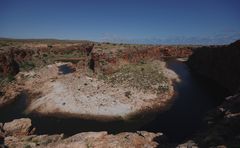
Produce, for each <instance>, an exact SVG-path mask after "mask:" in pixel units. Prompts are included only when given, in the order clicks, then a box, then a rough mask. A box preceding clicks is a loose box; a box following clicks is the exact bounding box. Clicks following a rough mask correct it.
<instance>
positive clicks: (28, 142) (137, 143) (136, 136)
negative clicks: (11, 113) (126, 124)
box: [1, 119, 162, 148]
mask: <svg viewBox="0 0 240 148" xmlns="http://www.w3.org/2000/svg"><path fill="white" fill-rule="evenodd" d="M29 123H31V120H30V119H17V120H14V121H12V122H9V123H5V124H4V126H6V127H11V126H14V125H16V124H17V125H16V126H17V128H14V127H13V129H9V128H5V129H6V131H4V128H3V131H4V134H5V137H4V144H3V145H5V146H7V147H9V148H15V147H19V148H25V147H39V148H41V147H42V148H43V147H44V148H51V147H57V148H66V147H69V148H79V147H81V148H88V147H93V148H95V147H97V148H106V147H108V148H116V147H122V148H130V147H131V148H134V147H135V148H145V147H148V148H154V147H157V146H159V143H157V142H156V141H155V140H157V139H161V136H162V133H150V132H145V131H139V132H136V133H129V132H124V133H120V134H116V135H112V134H108V133H107V132H105V131H103V132H84V133H79V134H76V135H73V136H71V137H65V136H64V135H63V134H60V135H32V134H30V133H29V132H26V130H27V129H29V128H28V127H30V126H31V124H29ZM1 130H2V128H1ZM9 130H10V131H11V134H9ZM27 131H28V130H27ZM19 133H21V134H19Z"/></svg>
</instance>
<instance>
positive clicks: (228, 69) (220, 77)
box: [188, 41, 240, 93]
mask: <svg viewBox="0 0 240 148" xmlns="http://www.w3.org/2000/svg"><path fill="white" fill-rule="evenodd" d="M239 43H240V41H236V42H235V43H232V44H230V45H228V46H209V47H201V48H198V49H196V50H195V51H194V52H193V54H192V55H191V56H190V57H189V60H188V65H189V66H190V68H191V69H193V70H194V71H195V72H197V73H199V74H201V75H203V76H205V77H208V78H210V79H212V80H215V81H216V82H217V83H219V84H220V85H221V86H222V87H225V88H226V89H228V90H229V91H230V92H231V93H235V92H236V91H237V90H238V89H239V88H240V79H239V76H240V66H239V65H240V58H239V57H240V44H239Z"/></svg>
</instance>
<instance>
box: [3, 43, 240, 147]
mask: <svg viewBox="0 0 240 148" xmlns="http://www.w3.org/2000/svg"><path fill="white" fill-rule="evenodd" d="M7 43H8V45H7V46H2V47H1V49H0V76H1V87H0V88H1V90H0V93H1V98H0V108H8V107H9V106H11V105H12V104H13V103H14V102H16V101H18V100H19V98H20V97H19V96H24V95H26V96H27V97H26V100H25V101H26V106H25V107H24V109H23V110H24V114H25V115H28V114H29V115H34V116H35V115H36V116H39V117H40V119H41V118H43V117H57V118H80V119H83V120H97V121H101V122H109V123H111V122H113V121H122V120H125V121H127V122H128V123H127V124H129V125H130V124H131V123H130V122H129V121H131V122H132V123H134V124H133V126H136V124H135V123H138V122H142V124H143V123H144V121H147V120H152V119H149V117H151V116H154V114H156V113H159V112H166V111H167V110H171V106H172V104H174V102H175V100H174V98H175V96H176V95H178V94H177V93H178V92H175V88H174V87H175V86H174V84H175V83H179V82H181V81H183V80H185V79H184V78H181V76H179V75H178V74H177V73H176V72H175V71H173V70H172V69H170V68H169V67H168V65H167V64H166V59H169V58H188V57H189V59H188V61H187V65H188V66H189V67H190V68H191V70H192V71H193V72H194V73H196V74H197V75H200V77H207V78H208V79H209V80H214V81H215V82H216V83H217V84H219V86H221V87H224V88H226V92H229V93H228V94H229V95H231V96H230V97H227V98H226V99H225V101H222V100H224V97H223V98H219V100H221V102H222V104H221V105H220V106H218V107H216V108H215V109H212V110H210V111H209V113H208V115H206V116H205V123H206V125H207V127H205V128H204V129H202V130H200V131H199V132H197V133H195V135H193V136H191V137H189V140H188V139H185V140H184V141H181V143H183V144H180V143H176V142H175V143H171V142H169V141H168V140H166V139H167V136H165V134H164V133H161V131H158V132H157V131H156V132H155V131H154V132H146V131H135V130H134V131H133V132H124V131H120V132H117V133H114V134H113V133H108V132H107V131H104V130H102V131H99V132H80V133H74V134H71V135H66V134H59V133H55V134H54V133H51V134H39V132H36V131H38V130H39V129H38V127H36V128H34V126H33V125H32V123H31V119H29V118H26V117H28V116H25V118H23V119H17V120H13V121H12V119H11V120H9V119H8V120H4V121H1V122H5V123H4V124H0V125H1V131H2V132H1V138H2V144H4V145H6V146H8V147H198V146H199V147H211V146H212V147H238V146H239V142H238V141H239V131H238V129H240V128H239V124H238V123H239V110H238V106H239V95H238V92H237V90H238V88H239V83H238V77H237V76H238V75H239V73H238V71H239V69H238V67H239V64H240V63H239V58H238V57H239V54H238V53H239V49H240V48H239V44H238V43H239V41H237V42H235V43H233V44H231V45H228V46H227V45H226V46H208V47H203V46H160V45H130V44H112V43H95V42H88V41H87V42H76V41H75V42H74V41H71V42H70V41H58V40H56V41H41V40H40V41H38V40H37V41H11V42H10V41H7ZM222 59H225V60H222ZM213 67H214V68H213ZM215 82H214V83H215ZM210 91H211V90H210ZM4 113H5V112H4ZM144 114H146V116H144ZM146 117H147V118H146ZM139 129H141V128H139ZM35 130H36V131H35ZM130 131H131V130H130ZM40 133H41V132H40ZM190 139H191V140H190ZM185 141H187V142H186V143H184V142H185Z"/></svg>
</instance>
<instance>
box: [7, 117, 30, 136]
mask: <svg viewBox="0 0 240 148" xmlns="http://www.w3.org/2000/svg"><path fill="white" fill-rule="evenodd" d="M3 130H4V132H5V134H6V135H7V136H16V137H17V136H26V135H29V134H32V133H33V132H34V130H35V129H34V128H33V127H32V122H31V120H30V119H28V118H21V119H15V120H13V121H11V122H7V123H5V124H4V126H3Z"/></svg>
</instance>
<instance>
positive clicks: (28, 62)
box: [0, 42, 93, 77]
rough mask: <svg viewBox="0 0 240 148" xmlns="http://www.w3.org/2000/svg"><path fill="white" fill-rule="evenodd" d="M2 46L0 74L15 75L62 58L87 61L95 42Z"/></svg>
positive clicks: (0, 50)
mask: <svg viewBox="0 0 240 148" xmlns="http://www.w3.org/2000/svg"><path fill="white" fill-rule="evenodd" d="M18 46H19V47H16V46H7V47H0V76H4V77H6V76H8V75H11V74H12V75H15V74H17V73H18V72H19V70H20V69H22V70H30V69H32V68H34V67H40V66H44V65H47V64H51V63H54V62H55V61H58V60H60V61H61V59H63V60H64V59H65V60H66V59H68V58H69V57H71V58H75V57H76V59H77V60H75V61H76V62H79V61H80V62H81V64H82V65H87V64H85V63H83V62H84V61H87V59H88V55H89V54H90V52H91V50H92V48H93V43H88V42H86V43H72V44H70V43H62V44H56V43H55V44H54V45H51V46H50V45H47V44H30V43H28V44H27V43H26V44H21V45H18Z"/></svg>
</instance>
